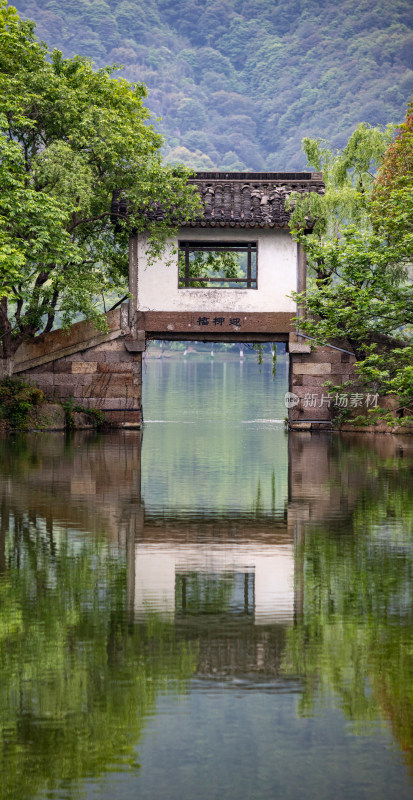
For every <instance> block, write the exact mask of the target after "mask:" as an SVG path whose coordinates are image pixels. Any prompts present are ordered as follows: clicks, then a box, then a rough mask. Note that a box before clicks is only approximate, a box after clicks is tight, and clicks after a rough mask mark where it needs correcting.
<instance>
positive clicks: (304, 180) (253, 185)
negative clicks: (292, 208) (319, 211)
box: [186, 172, 324, 228]
mask: <svg viewBox="0 0 413 800" xmlns="http://www.w3.org/2000/svg"><path fill="white" fill-rule="evenodd" d="M189 182H190V183H192V184H196V185H197V186H198V188H199V193H200V195H201V199H202V205H203V208H204V213H203V215H202V216H199V217H198V218H197V219H194V220H191V222H188V223H186V225H187V226H192V227H193V226H198V225H201V226H202V227H216V226H219V227H228V226H229V227H231V228H244V227H245V228H254V227H260V228H284V227H286V226H287V225H288V220H289V216H290V215H289V211H287V210H286V208H285V200H286V198H287V197H288V195H290V194H291V192H300V193H304V192H317V193H318V194H324V183H323V176H322V173H321V172H197V173H196V175H195V176H194V177H193V178H191V179H190V181H189Z"/></svg>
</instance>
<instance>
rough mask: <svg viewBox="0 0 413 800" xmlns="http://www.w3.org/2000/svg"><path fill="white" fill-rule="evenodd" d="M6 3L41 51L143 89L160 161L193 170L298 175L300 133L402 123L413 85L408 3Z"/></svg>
mask: <svg viewBox="0 0 413 800" xmlns="http://www.w3.org/2000/svg"><path fill="white" fill-rule="evenodd" d="M15 5H16V7H17V9H18V11H19V13H20V14H21V16H22V17H26V18H27V17H28V18H30V19H33V20H35V22H36V23H37V34H38V36H39V37H40V38H42V39H44V40H45V41H46V42H47V43H48V45H49V46H50V47H58V48H60V49H62V50H63V52H64V53H65V54H66V55H73V54H74V53H80V54H82V55H88V56H90V57H91V58H92V59H93V60H94V61H95V62H96V64H97V65H104V64H108V63H112V62H116V63H117V64H122V65H123V66H124V71H123V75H124V77H126V78H128V79H129V80H133V81H143V82H144V83H145V84H146V85H147V87H148V89H149V98H148V101H147V102H148V106H149V108H150V109H151V111H152V112H153V113H154V115H155V116H156V117H162V122H160V123H159V127H160V130H161V131H162V133H163V134H164V136H165V139H166V146H165V153H166V156H167V159H168V160H170V161H183V162H184V163H187V164H189V165H190V166H194V167H198V168H200V169H212V168H214V167H215V168H220V169H229V170H238V169H239V170H241V169H253V170H261V169H268V170H270V169H271V170H291V169H299V168H303V167H304V166H305V157H304V155H303V153H302V151H301V139H302V138H303V136H317V137H320V136H321V137H324V138H326V139H327V140H328V141H329V142H330V144H332V145H337V146H341V145H343V144H344V143H345V141H346V140H347V139H348V137H349V135H350V133H351V132H352V131H353V130H354V128H355V127H356V125H357V124H358V123H359V122H361V121H365V122H368V123H370V124H372V125H384V124H386V123H388V122H399V121H401V120H402V119H403V118H404V115H405V110H406V104H407V100H408V97H409V95H410V94H411V92H412V89H413V6H412V3H411V0H342V2H341V3H336V2H333V0H294V1H293V0H284V2H281V0H106V1H105V0H64V1H63V0H18V1H17V3H15Z"/></svg>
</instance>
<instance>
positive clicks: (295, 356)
mask: <svg viewBox="0 0 413 800" xmlns="http://www.w3.org/2000/svg"><path fill="white" fill-rule="evenodd" d="M303 350H305V352H303ZM300 351H301V352H300ZM354 362H355V357H354V356H353V355H351V354H350V353H347V352H345V351H344V350H339V349H335V348H333V347H317V348H316V349H315V350H313V351H311V349H310V346H309V344H303V343H302V340H301V343H299V344H297V345H296V348H294V344H290V382H289V383H290V392H292V393H293V394H295V395H296V396H297V398H299V401H298V402H297V405H295V406H294V407H292V408H290V409H289V423H290V426H291V427H292V428H302V427H304V426H305V427H306V428H309V429H317V428H319V427H325V426H326V425H327V424H328V423H330V422H331V420H332V404H331V405H330V407H329V403H328V400H327V390H326V389H325V388H324V384H325V383H326V382H327V381H331V382H332V383H333V384H335V385H340V384H342V383H344V382H345V381H347V380H349V378H350V377H351V373H352V369H353V365H354Z"/></svg>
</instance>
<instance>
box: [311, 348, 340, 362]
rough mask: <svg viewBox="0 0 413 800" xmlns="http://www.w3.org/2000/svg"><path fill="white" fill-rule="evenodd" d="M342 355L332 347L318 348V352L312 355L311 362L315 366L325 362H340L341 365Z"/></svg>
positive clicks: (315, 351)
mask: <svg viewBox="0 0 413 800" xmlns="http://www.w3.org/2000/svg"><path fill="white" fill-rule="evenodd" d="M341 355H342V353H341V352H340V350H333V349H332V348H331V347H318V348H317V350H314V352H313V353H311V361H312V363H314V364H320V363H323V362H324V361H330V362H331V363H334V362H339V363H340V364H341Z"/></svg>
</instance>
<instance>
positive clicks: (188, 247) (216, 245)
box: [178, 239, 258, 291]
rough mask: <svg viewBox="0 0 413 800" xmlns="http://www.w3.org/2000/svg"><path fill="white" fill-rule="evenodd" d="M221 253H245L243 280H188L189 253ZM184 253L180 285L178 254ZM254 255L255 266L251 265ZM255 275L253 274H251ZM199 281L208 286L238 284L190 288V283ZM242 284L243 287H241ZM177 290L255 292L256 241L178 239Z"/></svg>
mask: <svg viewBox="0 0 413 800" xmlns="http://www.w3.org/2000/svg"><path fill="white" fill-rule="evenodd" d="M220 250H221V251H222V252H234V253H237V252H239V253H246V254H247V276H246V277H245V278H222V277H221V278H212V277H207V276H206V277H199V276H198V277H197V278H190V276H189V268H190V261H189V254H190V253H191V252H205V253H208V252H211V251H216V252H219V251H220ZM181 253H184V255H185V274H184V283H183V285H181V279H180V275H179V272H180V263H179V262H180V254H181ZM253 255H255V265H254V266H253V264H252V260H253V259H252V257H253ZM253 273H255V274H253ZM200 281H205V282H207V283H209V284H214V283H222V282H223V281H226V282H228V283H231V284H234V283H235V284H240V285H239V286H211V285H210V286H203V287H199V286H191V283H199V282H200ZM241 284H244V285H241ZM178 289H179V290H182V289H198V290H205V291H210V290H211V289H227V290H228V289H242V290H243V291H245V290H246V289H252V290H254V291H255V290H256V289H258V241H251V240H248V241H244V240H238V241H236V240H230V241H227V242H226V241H224V240H222V239H219V240H216V241H214V240H210V239H208V240H204V239H180V240H179V241H178Z"/></svg>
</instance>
